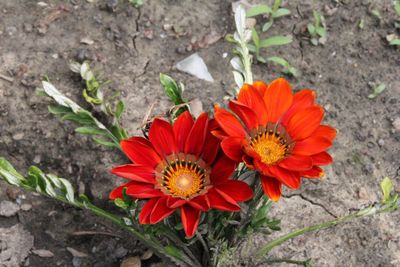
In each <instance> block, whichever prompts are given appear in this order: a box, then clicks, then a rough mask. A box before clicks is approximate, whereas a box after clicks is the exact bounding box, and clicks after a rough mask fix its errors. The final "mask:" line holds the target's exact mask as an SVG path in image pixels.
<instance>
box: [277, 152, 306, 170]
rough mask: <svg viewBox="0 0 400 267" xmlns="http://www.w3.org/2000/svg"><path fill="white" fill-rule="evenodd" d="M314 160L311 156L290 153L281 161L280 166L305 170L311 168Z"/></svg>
mask: <svg viewBox="0 0 400 267" xmlns="http://www.w3.org/2000/svg"><path fill="white" fill-rule="evenodd" d="M312 165H313V161H312V160H311V158H310V157H309V156H301V155H290V156H289V157H287V158H285V159H284V160H282V161H281V162H279V166H280V167H282V168H285V169H287V170H289V171H290V170H291V171H305V170H309V169H311V167H312Z"/></svg>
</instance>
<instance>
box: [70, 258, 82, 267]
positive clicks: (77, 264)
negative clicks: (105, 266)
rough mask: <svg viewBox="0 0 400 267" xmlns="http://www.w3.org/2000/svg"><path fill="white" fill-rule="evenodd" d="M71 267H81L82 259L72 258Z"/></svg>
mask: <svg viewBox="0 0 400 267" xmlns="http://www.w3.org/2000/svg"><path fill="white" fill-rule="evenodd" d="M72 266H74V267H81V266H82V259H81V258H79V257H73V258H72Z"/></svg>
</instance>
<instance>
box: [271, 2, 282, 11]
mask: <svg viewBox="0 0 400 267" xmlns="http://www.w3.org/2000/svg"><path fill="white" fill-rule="evenodd" d="M281 4H282V0H275V1H274V4H273V6H272V12H276V11H277V10H278V8H279V7H280V6H281Z"/></svg>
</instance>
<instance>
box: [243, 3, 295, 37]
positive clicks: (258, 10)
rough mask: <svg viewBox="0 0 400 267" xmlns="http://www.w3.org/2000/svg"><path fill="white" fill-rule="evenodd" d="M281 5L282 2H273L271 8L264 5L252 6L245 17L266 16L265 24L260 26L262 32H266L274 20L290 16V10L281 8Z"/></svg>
mask: <svg viewBox="0 0 400 267" xmlns="http://www.w3.org/2000/svg"><path fill="white" fill-rule="evenodd" d="M281 4H282V0H275V1H274V4H273V5H272V7H270V6H268V5H266V4H262V5H255V6H252V7H251V8H250V9H249V10H247V12H246V16H247V17H248V18H249V17H255V16H258V15H265V16H267V17H268V21H267V22H265V23H264V25H263V26H262V31H263V32H266V31H268V30H269V29H270V28H271V26H272V24H273V23H274V19H276V18H280V17H283V16H287V15H290V10H289V9H286V8H281V7H280V6H281Z"/></svg>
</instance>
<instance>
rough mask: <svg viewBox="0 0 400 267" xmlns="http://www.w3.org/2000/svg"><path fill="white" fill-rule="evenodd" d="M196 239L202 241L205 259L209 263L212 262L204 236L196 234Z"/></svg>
mask: <svg viewBox="0 0 400 267" xmlns="http://www.w3.org/2000/svg"><path fill="white" fill-rule="evenodd" d="M196 237H197V238H198V239H199V240H200V243H201V245H202V246H203V249H204V253H205V259H207V261H210V260H211V257H210V249H209V248H208V246H207V243H206V241H205V240H204V238H203V236H202V235H201V234H200V233H199V232H198V231H197V232H196ZM203 263H204V262H203Z"/></svg>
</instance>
